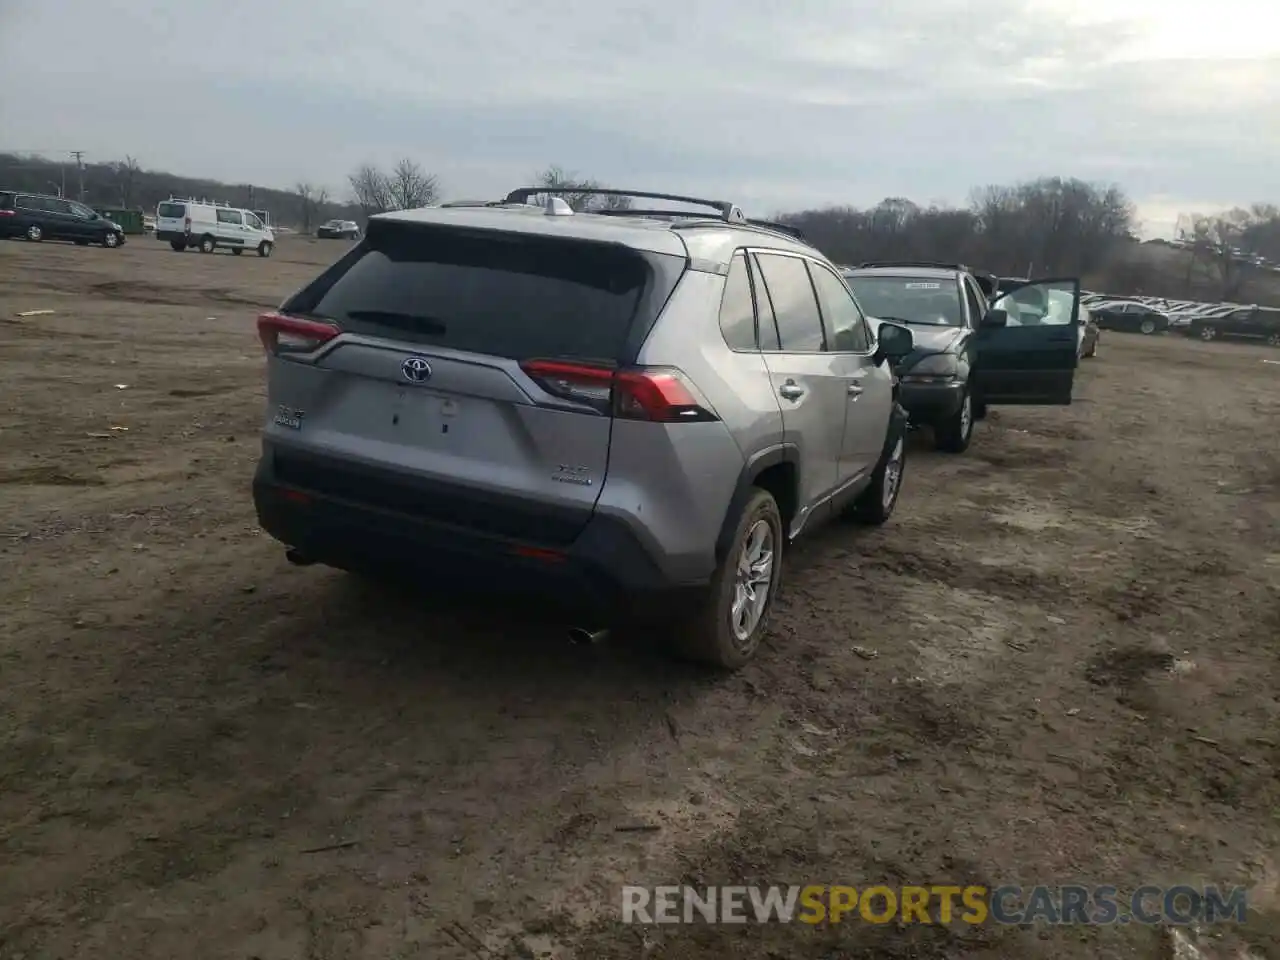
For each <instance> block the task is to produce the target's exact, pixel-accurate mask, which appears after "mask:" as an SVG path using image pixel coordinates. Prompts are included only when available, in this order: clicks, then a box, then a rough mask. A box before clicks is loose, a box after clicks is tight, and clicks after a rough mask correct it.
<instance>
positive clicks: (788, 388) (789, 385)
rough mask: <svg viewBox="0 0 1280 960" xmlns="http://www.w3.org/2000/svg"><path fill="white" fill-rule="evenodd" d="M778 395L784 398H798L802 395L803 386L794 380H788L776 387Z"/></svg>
mask: <svg viewBox="0 0 1280 960" xmlns="http://www.w3.org/2000/svg"><path fill="white" fill-rule="evenodd" d="M778 396H780V397H782V398H783V399H784V400H799V399H800V398H801V397H803V396H804V387H801V386H799V385H798V384H797V383H796V382H795V381H794V380H788V381H787V382H786V383H784V384H783V385H782V386H780V387H779V388H778Z"/></svg>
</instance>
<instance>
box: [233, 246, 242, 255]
mask: <svg viewBox="0 0 1280 960" xmlns="http://www.w3.org/2000/svg"><path fill="white" fill-rule="evenodd" d="M231 252H232V253H234V254H235V255H236V256H237V257H238V256H240V254H242V253H244V248H243V247H232V248H231Z"/></svg>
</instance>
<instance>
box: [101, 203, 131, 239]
mask: <svg viewBox="0 0 1280 960" xmlns="http://www.w3.org/2000/svg"><path fill="white" fill-rule="evenodd" d="M94 209H95V210H97V211H98V213H99V214H100V215H101V216H104V217H106V218H107V219H108V220H114V221H115V222H116V223H118V224H120V226H121V228H122V229H123V230H124V232H125V233H126V234H130V233H142V232H143V229H142V211H141V210H125V209H123V208H121V207H94Z"/></svg>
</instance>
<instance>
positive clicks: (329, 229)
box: [316, 220, 360, 240]
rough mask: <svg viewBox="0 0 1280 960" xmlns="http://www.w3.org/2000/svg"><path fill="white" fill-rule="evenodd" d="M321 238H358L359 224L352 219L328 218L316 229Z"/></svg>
mask: <svg viewBox="0 0 1280 960" xmlns="http://www.w3.org/2000/svg"><path fill="white" fill-rule="evenodd" d="M316 236H317V237H319V238H320V239H321V240H359V239H360V225H359V224H357V223H356V222H355V221H354V220H330V221H329V222H328V223H325V224H321V226H320V229H319V230H317V231H316Z"/></svg>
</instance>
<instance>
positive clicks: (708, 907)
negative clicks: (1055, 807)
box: [622, 884, 1247, 925]
mask: <svg viewBox="0 0 1280 960" xmlns="http://www.w3.org/2000/svg"><path fill="white" fill-rule="evenodd" d="M1246 911H1247V904H1246V894H1245V890H1244V888H1243V887H1234V888H1230V889H1226V890H1220V889H1219V888H1218V887H1215V886H1205V887H1192V886H1187V885H1178V886H1171V887H1160V886H1154V885H1148V886H1141V887H1138V888H1137V889H1136V890H1134V891H1132V892H1131V893H1128V894H1122V893H1121V892H1120V891H1119V889H1118V888H1117V887H1114V886H1110V885H1105V884H1103V885H1096V886H1086V885H1083V884H1064V885H1060V886H1049V885H1044V884H1040V885H1036V886H1028V887H1023V886H1017V885H1005V886H1000V887H985V886H979V885H969V886H963V887H962V886H948V885H931V886H901V887H889V886H884V885H874V886H868V887H852V886H839V885H836V886H828V885H823V884H809V885H806V886H785V887H784V886H769V887H760V886H723V887H688V886H685V887H680V886H660V887H639V886H627V887H623V888H622V921H623V923H642V924H654V923H664V924H665V923H793V922H799V923H807V924H819V923H841V922H851V921H852V922H863V923H891V922H897V923H942V924H949V923H952V922H954V921H959V922H961V923H968V924H981V923H999V924H1024V923H1037V922H1038V923H1045V924H1051V925H1058V924H1082V925H1098V924H1112V923H1118V924H1128V923H1141V924H1159V923H1171V924H1176V925H1182V924H1190V923H1220V922H1223V921H1228V920H1230V921H1235V922H1237V923H1242V922H1244V919H1245V914H1246Z"/></svg>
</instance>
